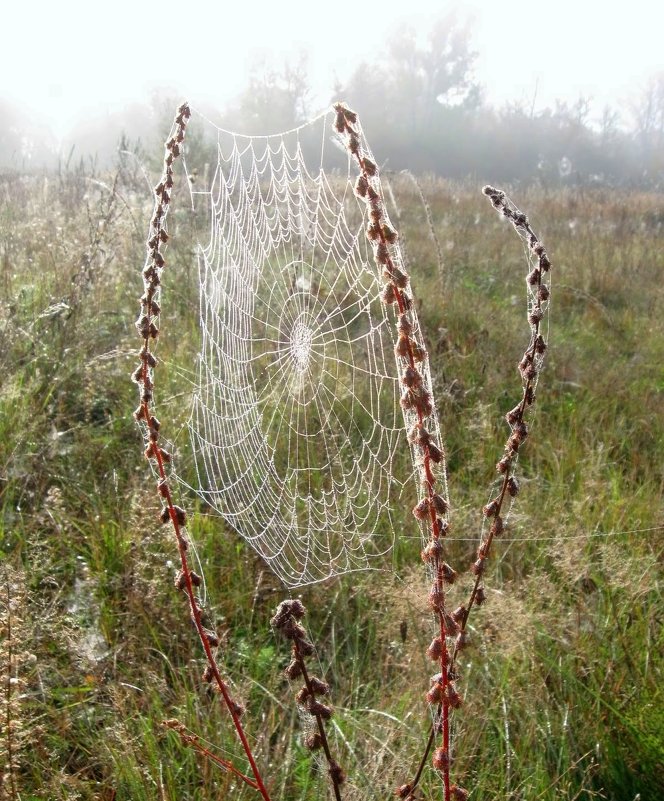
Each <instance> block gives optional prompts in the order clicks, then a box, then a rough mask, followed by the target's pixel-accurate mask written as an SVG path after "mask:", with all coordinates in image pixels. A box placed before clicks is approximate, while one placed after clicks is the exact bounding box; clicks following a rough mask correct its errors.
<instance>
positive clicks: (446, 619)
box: [443, 614, 459, 637]
mask: <svg viewBox="0 0 664 801" xmlns="http://www.w3.org/2000/svg"><path fill="white" fill-rule="evenodd" d="M443 623H444V624H445V635H446V636H447V637H453V636H454V635H455V634H456V633H457V631H458V630H459V626H458V624H457V622H456V620H454V618H453V617H452V615H448V614H445V615H443Z"/></svg>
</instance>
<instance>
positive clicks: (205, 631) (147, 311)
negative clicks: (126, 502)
mask: <svg viewBox="0 0 664 801" xmlns="http://www.w3.org/2000/svg"><path fill="white" fill-rule="evenodd" d="M190 115H191V112H190V110H189V106H188V105H187V104H186V103H184V104H183V105H181V106H180V108H179V109H178V111H177V115H176V117H175V122H174V125H173V128H172V135H171V136H170V138H169V139H168V141H167V142H166V150H165V156H164V172H163V175H162V178H161V180H160V182H159V183H158V184H157V186H156V187H155V189H154V194H155V208H154V212H153V215H152V219H151V222H150V230H149V234H148V241H147V259H146V263H145V267H144V268H143V286H144V292H143V295H142V296H141V299H140V303H141V311H140V314H139V317H138V320H137V321H136V327H137V328H138V331H139V334H140V336H141V338H142V340H143V347H142V348H141V350H140V353H139V355H140V360H141V361H140V364H139V366H138V367H137V368H136V370H135V371H134V373H133V376H132V377H133V380H134V381H135V382H136V383H137V384H138V386H139V390H140V404H139V406H138V408H137V409H136V411H135V412H134V417H135V418H136V420H137V421H138V422H140V423H141V424H142V427H143V429H144V434H145V439H146V441H147V447H146V449H145V457H146V458H147V459H149V460H150V461H151V462H152V463H153V465H154V466H155V468H156V472H157V476H158V482H157V489H158V493H159V496H160V497H161V500H162V503H163V509H162V515H161V519H162V521H163V522H164V523H168V522H169V521H170V523H171V525H172V527H173V532H174V534H175V539H176V541H177V547H178V552H179V556H180V565H181V569H180V572H179V574H178V576H177V578H176V580H175V586H176V588H177V589H178V590H180V591H184V592H185V594H186V596H187V599H188V602H189V609H190V615H191V620H192V623H193V624H194V627H195V628H196V631H197V633H198V637H199V639H200V641H201V644H202V646H203V650H204V651H205V657H206V659H207V667H206V669H205V671H204V673H203V678H204V680H205V681H207V682H209V683H213V684H214V685H215V687H216V689H217V690H218V692H219V693H220V695H221V697H222V699H223V702H224V704H225V706H226V709H227V710H228V712H229V714H230V716H231V719H232V721H233V726H234V727H235V731H236V733H237V736H238V738H239V739H240V742H241V743H242V748H243V749H244V752H245V755H246V757H247V760H248V761H249V765H250V766H251V771H252V774H253V779H252V778H251V777H249V776H246V775H244V774H243V773H242V771H239V770H238V769H236V768H232V772H233V773H234V774H235V775H238V776H240V777H241V778H242V780H243V781H244V782H245V783H246V784H249V785H250V786H252V787H255V788H256V790H258V792H259V793H260V794H261V796H262V797H263V799H264V800H265V801H270V796H269V794H268V791H267V788H266V786H265V783H264V781H263V778H262V776H261V774H260V771H259V769H258V766H257V764H256V760H255V757H254V754H253V752H252V749H251V746H250V744H249V741H248V739H247V736H246V733H245V731H244V728H243V726H242V722H241V720H240V718H241V715H242V713H243V711H244V709H243V707H242V705H241V704H239V703H238V702H237V701H235V700H234V699H233V698H232V697H231V694H230V691H229V688H228V685H227V683H226V682H225V681H224V679H223V677H222V675H221V672H220V669H219V666H218V664H217V660H216V657H215V654H214V651H213V649H214V648H216V647H217V646H218V645H219V638H218V636H217V634H216V633H215V632H214V631H212V630H211V629H209V628H207V627H206V626H205V625H204V624H203V610H202V609H201V607H200V606H199V603H198V599H197V595H196V588H197V587H198V586H199V585H200V584H201V578H200V577H199V576H198V575H197V574H196V573H194V572H193V571H192V570H191V568H190V567H189V562H188V558H187V550H188V547H189V543H188V540H187V536H186V533H185V527H186V519H187V516H186V513H185V511H184V509H182V508H180V507H179V506H176V505H175V504H174V502H173V496H172V492H171V488H170V485H169V481H168V476H167V473H166V465H167V464H168V463H170V461H171V455H170V453H169V452H168V451H167V450H166V449H165V448H163V447H162V446H161V445H160V444H159V435H160V428H161V424H160V422H159V420H158V419H157V418H156V417H155V415H154V414H153V409H152V402H153V390H154V368H155V366H156V364H157V360H156V358H155V356H154V355H153V353H152V343H153V342H154V341H155V340H156V339H157V338H158V337H159V328H158V325H157V323H158V322H159V314H160V311H161V309H160V306H159V298H160V292H161V275H162V272H163V270H164V267H165V265H166V262H165V260H164V256H163V254H162V248H163V245H164V244H165V243H166V242H167V241H168V234H167V232H166V217H167V215H168V210H169V207H170V203H171V193H172V190H173V164H174V162H175V160H176V159H177V158H178V156H180V154H181V152H182V147H183V142H184V138H185V132H186V126H187V121H188V120H189V117H190Z"/></svg>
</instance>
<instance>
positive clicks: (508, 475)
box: [397, 186, 551, 801]
mask: <svg viewBox="0 0 664 801" xmlns="http://www.w3.org/2000/svg"><path fill="white" fill-rule="evenodd" d="M482 191H483V193H484V194H485V195H486V196H487V197H488V198H489V199H490V200H491V202H492V204H493V206H494V208H495V209H496V210H497V211H498V212H499V213H500V214H502V215H503V216H504V217H505V218H506V219H508V220H509V221H510V222H511V223H512V225H513V226H514V229H515V231H516V232H517V234H518V235H519V236H520V237H521V238H522V239H523V240H524V241H525V242H526V244H527V246H528V249H529V254H530V265H529V266H530V267H531V268H532V269H530V271H529V272H528V275H527V276H526V283H527V286H528V298H529V302H528V309H527V316H528V324H529V326H530V341H529V344H528V347H527V348H526V350H525V353H524V354H523V357H522V359H521V361H520V362H519V365H518V369H519V373H520V375H521V382H522V396H521V400H520V401H519V403H518V404H517V405H516V406H515V407H514V408H513V409H512V410H511V411H509V412H508V413H507V415H506V416H505V419H506V421H507V423H508V424H509V426H510V435H509V437H508V439H507V442H506V443H505V449H504V452H503V455H502V456H501V458H500V459H499V461H498V462H497V464H496V470H497V472H498V473H499V475H500V476H502V480H501V482H500V489H499V490H498V492H497V494H496V496H495V497H494V498H492V499H491V500H490V501H489V502H488V503H487V504H486V505H485V506H484V507H483V509H482V514H483V517H484V518H485V520H486V521H487V522H489V521H490V522H489V528H488V531H483V535H482V537H481V539H480V545H479V547H478V549H477V559H476V560H475V561H474V562H473V563H472V565H471V566H470V572H471V573H472V574H473V575H474V576H475V580H474V582H473V586H472V589H471V592H470V596H469V598H468V601H467V602H466V603H465V604H463V605H461V606H459V607H458V608H457V609H455V610H454V612H452V615H451V617H452V618H453V620H454V622H455V623H456V625H457V630H458V633H457V637H456V640H455V643H454V648H453V650H452V653H451V657H450V663H449V669H450V672H451V673H452V675H453V676H456V675H457V670H456V660H457V656H458V655H459V653H460V652H461V651H462V650H463V649H464V648H465V647H466V646H467V644H468V634H467V625H468V619H469V616H470V612H471V610H472V608H473V607H474V606H482V605H483V604H484V602H485V600H486V593H485V588H484V575H485V570H486V562H487V559H488V557H489V554H490V552H491V548H492V545H493V542H494V540H495V539H496V538H499V537H500V535H501V534H502V532H503V530H504V526H505V522H504V517H503V507H504V505H505V502H506V499H507V498H508V497H509V498H510V499H514V498H515V497H516V496H517V494H518V492H519V483H518V481H517V479H516V478H515V477H514V466H515V464H516V460H517V458H518V453H519V450H520V448H521V446H522V445H523V443H524V442H525V440H526V438H527V437H528V434H529V429H528V425H527V423H526V421H525V419H524V418H525V413H526V410H527V409H528V408H529V407H531V406H532V405H533V404H534V403H535V387H536V384H537V379H538V377H539V374H540V372H541V369H542V366H543V362H544V354H545V353H546V350H547V342H546V341H545V339H544V336H543V335H542V333H541V323H542V320H543V319H544V316H545V313H546V310H547V308H548V304H549V298H550V296H551V290H550V287H549V284H548V282H547V280H546V277H547V275H548V273H549V270H550V269H551V261H550V260H549V257H548V255H547V252H546V249H545V247H544V245H543V244H542V242H541V240H540V239H539V237H538V236H537V235H536V234H535V232H534V231H533V229H532V228H531V226H530V222H529V221H528V217H527V216H526V215H525V214H524V213H523V212H521V211H520V210H519V209H518V208H517V207H516V206H515V205H514V203H513V202H512V201H511V200H510V199H509V198H508V197H507V195H506V194H505V193H504V192H503V191H502V190H500V189H495V188H494V187H492V186H485V187H484V189H483V190H482ZM434 642H435V641H434ZM432 646H433V643H432ZM432 646H430V648H431V647H432ZM445 700H446V699H443V701H442V704H443V707H444V704H445ZM447 700H448V701H449V699H447ZM435 733H436V727H435V722H434V725H433V726H432V728H431V731H430V734H429V739H428V741H427V746H426V749H425V752H424V756H423V757H422V760H421V761H420V764H419V767H418V770H417V773H416V775H415V778H414V779H413V781H411V782H409V783H408V784H405V785H403V786H402V787H401V788H399V789H398V790H397V795H398V796H399V797H400V798H405V799H412V798H413V792H414V790H415V788H416V787H417V785H418V783H419V781H420V778H421V775H422V771H423V769H424V766H425V764H426V760H427V758H428V755H429V753H430V751H431V748H432V747H433V744H434V739H435ZM437 754H438V750H437V751H436V752H434V757H433V759H434V764H435V762H436V759H437V756H436V755H437ZM450 793H451V795H450V797H451V798H452V799H455V801H465V799H466V798H467V796H468V791H467V790H464V789H463V788H461V787H459V786H457V785H452V786H451V788H450ZM445 801H448V797H447V795H446V796H445Z"/></svg>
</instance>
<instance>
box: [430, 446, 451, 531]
mask: <svg viewBox="0 0 664 801" xmlns="http://www.w3.org/2000/svg"><path fill="white" fill-rule="evenodd" d="M429 448H431V446H429ZM431 505H432V506H433V508H434V509H435V510H436V514H439V515H444V514H445V513H446V512H447V510H448V509H449V504H448V503H447V501H446V500H445V498H443V496H442V495H438V494H437V493H436V494H435V495H432V496H431Z"/></svg>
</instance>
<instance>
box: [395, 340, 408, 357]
mask: <svg viewBox="0 0 664 801" xmlns="http://www.w3.org/2000/svg"><path fill="white" fill-rule="evenodd" d="M410 347H411V342H410V339H409V338H408V335H407V334H399V339H397V344H396V345H395V346H394V352H395V354H396V355H397V356H400V357H401V358H402V359H405V358H406V357H407V356H408V351H409V349H410Z"/></svg>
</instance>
